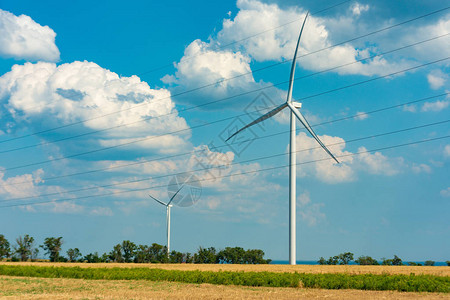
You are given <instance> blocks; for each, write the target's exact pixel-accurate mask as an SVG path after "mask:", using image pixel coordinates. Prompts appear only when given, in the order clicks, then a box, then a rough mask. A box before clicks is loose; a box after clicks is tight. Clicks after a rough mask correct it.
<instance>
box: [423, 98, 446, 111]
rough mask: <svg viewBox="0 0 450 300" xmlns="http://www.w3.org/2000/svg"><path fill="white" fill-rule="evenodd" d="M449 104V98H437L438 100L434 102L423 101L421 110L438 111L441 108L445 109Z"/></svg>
mask: <svg viewBox="0 0 450 300" xmlns="http://www.w3.org/2000/svg"><path fill="white" fill-rule="evenodd" d="M449 105H450V101H449V100H442V101H441V100H438V101H434V102H425V103H424V104H423V105H422V109H421V110H422V111H423V112H429V111H433V112H439V111H441V110H444V109H446V108H447V107H448V106H449Z"/></svg>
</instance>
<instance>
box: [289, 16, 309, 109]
mask: <svg viewBox="0 0 450 300" xmlns="http://www.w3.org/2000/svg"><path fill="white" fill-rule="evenodd" d="M308 15H309V11H308V12H307V13H306V16H305V19H304V20H303V24H302V29H300V34H299V36H298V41H297V47H295V53H294V58H293V59H292V66H291V76H290V77H289V89H288V94H287V99H286V102H291V100H292V87H293V85H294V75H295V64H296V63H297V52H298V46H299V45H300V38H301V37H302V33H303V28H304V27H305V23H306V18H308Z"/></svg>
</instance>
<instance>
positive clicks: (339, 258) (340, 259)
mask: <svg viewBox="0 0 450 300" xmlns="http://www.w3.org/2000/svg"><path fill="white" fill-rule="evenodd" d="M353 258H354V254H353V253H351V252H345V253H341V254H339V255H335V256H331V257H330V258H328V259H325V258H323V257H321V258H320V259H319V260H318V261H317V262H318V263H319V265H348V264H350V262H352V261H354V262H355V263H356V264H358V265H362V266H363V265H372V266H374V265H385V266H407V265H409V266H422V264H420V263H415V262H407V263H404V262H403V261H402V259H401V258H400V257H398V256H397V255H394V257H393V258H390V259H387V258H382V259H381V262H378V261H377V260H376V259H374V258H372V257H370V256H360V257H358V258H357V259H355V260H353ZM435 263H436V262H435V261H432V260H427V261H425V262H424V264H423V265H424V266H434V265H435ZM446 263H447V266H450V260H447V261H446Z"/></svg>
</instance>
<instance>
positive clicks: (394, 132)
mask: <svg viewBox="0 0 450 300" xmlns="http://www.w3.org/2000/svg"><path fill="white" fill-rule="evenodd" d="M448 122H450V119H447V120H444V121H439V122H434V123H428V124H424V125H420V126H414V127H409V128H404V129H400V130H395V131H389V132H385V133H380V134H374V135H370V136H366V137H360V138H355V139H352V140H348V141H343V142H338V143H333V144H327V145H326V146H327V147H331V146H336V145H341V144H349V143H354V142H357V141H362V140H367V139H372V138H378V137H382V136H386V135H391V134H397V133H401V132H406V131H411V130H416V129H421V128H425V127H430V126H435V125H441V124H445V123H448ZM320 148H321V146H316V147H313V148H308V149H301V150H298V151H296V152H297V153H298V152H304V151H310V150H315V149H320ZM285 155H286V153H284V152H283V153H280V154H273V155H269V156H263V157H259V158H252V159H248V160H245V161H240V162H234V163H231V164H227V165H226V167H229V166H233V165H240V164H244V163H249V162H254V161H261V160H266V159H271V158H275V157H280V156H285ZM222 167H224V165H221V166H211V167H207V168H200V169H196V170H192V171H185V172H177V173H172V174H165V175H160V176H150V177H146V178H141V179H135V180H131V181H123V182H118V183H111V184H107V185H100V186H93V187H87V188H80V189H75V190H69V191H64V192H54V193H48V194H42V195H38V196H28V197H20V198H12V199H8V200H0V202H9V201H18V200H26V199H32V198H40V197H47V196H54V195H61V194H67V193H75V192H82V191H88V190H94V189H99V188H107V187H113V186H119V185H125V184H131V183H138V182H143V181H147V180H154V179H160V178H166V177H171V176H176V175H180V174H184V173H196V172H202V171H207V170H214V169H220V168H222Z"/></svg>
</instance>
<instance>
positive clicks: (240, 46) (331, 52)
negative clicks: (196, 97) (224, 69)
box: [217, 0, 408, 75]
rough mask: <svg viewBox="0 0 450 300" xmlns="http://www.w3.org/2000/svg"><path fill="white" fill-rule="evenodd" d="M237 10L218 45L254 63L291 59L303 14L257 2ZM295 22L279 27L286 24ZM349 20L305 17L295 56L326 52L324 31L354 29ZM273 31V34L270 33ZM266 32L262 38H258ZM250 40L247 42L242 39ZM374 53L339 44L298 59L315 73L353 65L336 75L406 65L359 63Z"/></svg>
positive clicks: (244, 1)
mask: <svg viewBox="0 0 450 300" xmlns="http://www.w3.org/2000/svg"><path fill="white" fill-rule="evenodd" d="M237 6H238V8H239V9H240V10H239V12H238V14H237V15H236V16H235V18H234V19H225V20H224V22H223V29H222V30H221V31H220V32H219V33H218V35H217V41H218V42H219V44H221V45H223V44H230V43H234V42H237V41H239V42H238V43H236V46H235V49H236V50H241V51H242V52H243V53H246V54H248V55H249V56H250V57H252V58H253V59H254V60H256V61H270V60H276V61H278V60H282V59H292V55H293V52H294V49H295V45H296V42H297V39H298V34H299V28H300V24H301V21H303V19H304V18H305V16H306V11H305V10H304V9H302V8H299V7H290V8H289V9H282V8H280V7H279V6H278V5H276V4H266V3H262V2H260V1H257V0H238V2H237ZM367 9H368V7H366V6H362V5H359V4H358V6H357V7H356V8H355V11H358V10H359V12H362V11H365V10H367ZM294 20H298V22H293V23H292V24H290V25H287V26H283V25H284V24H285V23H286V22H287V21H294ZM354 22H355V20H354V18H353V17H345V18H339V17H337V18H333V19H325V18H320V17H315V16H310V17H308V20H307V22H306V25H305V29H304V32H303V35H302V41H301V44H300V49H299V54H300V56H301V55H302V54H305V53H311V52H315V51H317V50H322V49H324V48H328V47H330V46H331V45H332V44H333V41H332V37H331V33H330V31H329V29H328V27H340V28H342V29H344V28H347V27H355V26H357V24H355V23H354ZM273 28H275V29H274V30H272V29H273ZM264 30H267V32H265V33H264V34H258V33H260V32H261V31H264ZM248 36H252V38H251V39H245V38H246V37H248ZM377 50H378V49H376V48H373V47H370V48H367V47H362V48H361V47H358V48H356V47H355V46H353V45H351V44H343V45H340V46H336V47H332V48H329V49H326V50H322V51H319V52H317V53H315V54H313V55H309V56H307V57H305V58H301V57H300V58H299V60H298V62H299V64H300V65H301V66H302V67H304V68H306V69H309V70H314V71H319V70H324V69H328V68H333V67H337V66H339V65H342V64H346V63H353V64H351V65H349V66H347V67H345V68H341V69H337V72H338V73H340V74H362V75H375V74H385V73H388V72H389V71H395V70H398V69H399V68H403V67H405V66H406V65H408V64H407V63H405V62H399V63H394V62H388V61H387V60H386V59H385V58H383V57H377V58H373V59H370V60H366V61H364V63H363V62H356V60H358V59H361V58H366V57H369V56H371V55H372V54H373V53H374V52H375V53H376V52H377Z"/></svg>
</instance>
